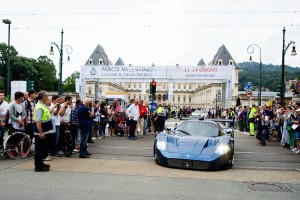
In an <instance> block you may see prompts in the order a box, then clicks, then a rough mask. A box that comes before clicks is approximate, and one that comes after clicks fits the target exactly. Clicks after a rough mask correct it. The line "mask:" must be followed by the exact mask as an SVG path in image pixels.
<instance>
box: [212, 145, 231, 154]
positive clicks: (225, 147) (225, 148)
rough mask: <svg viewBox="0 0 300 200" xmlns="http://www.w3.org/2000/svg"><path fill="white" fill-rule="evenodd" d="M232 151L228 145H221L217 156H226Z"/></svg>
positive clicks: (217, 150)
mask: <svg viewBox="0 0 300 200" xmlns="http://www.w3.org/2000/svg"><path fill="white" fill-rule="evenodd" d="M229 150H230V147H229V146H228V145H227V144H220V145H219V146H218V147H217V149H216V151H215V152H216V154H219V155H224V154H226V153H227V152H228V151H229Z"/></svg>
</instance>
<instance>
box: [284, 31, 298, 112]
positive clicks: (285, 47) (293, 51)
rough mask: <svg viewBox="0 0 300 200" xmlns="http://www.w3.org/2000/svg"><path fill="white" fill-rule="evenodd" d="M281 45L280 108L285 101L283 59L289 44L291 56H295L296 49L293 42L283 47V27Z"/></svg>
mask: <svg viewBox="0 0 300 200" xmlns="http://www.w3.org/2000/svg"><path fill="white" fill-rule="evenodd" d="M282 32H283V42H282V43H283V45H282V66H281V70H282V71H281V88H280V89H281V91H280V93H281V106H284V99H285V81H284V57H285V53H286V51H287V50H288V48H289V47H290V45H291V44H293V49H292V52H291V56H296V55H297V52H296V47H295V42H294V41H290V42H289V43H288V45H287V46H285V27H283V30H282Z"/></svg>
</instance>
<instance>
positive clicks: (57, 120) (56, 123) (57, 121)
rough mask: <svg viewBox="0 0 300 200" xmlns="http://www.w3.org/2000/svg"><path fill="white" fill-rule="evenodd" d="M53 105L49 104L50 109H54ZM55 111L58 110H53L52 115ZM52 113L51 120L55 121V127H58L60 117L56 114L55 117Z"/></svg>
mask: <svg viewBox="0 0 300 200" xmlns="http://www.w3.org/2000/svg"><path fill="white" fill-rule="evenodd" d="M54 106H55V105H54V104H53V103H51V106H50V108H52V107H54ZM56 109H58V108H54V110H53V113H54V112H55V111H56ZM53 113H52V119H53V120H54V121H55V125H56V126H60V115H59V114H58V113H57V115H54V114H53Z"/></svg>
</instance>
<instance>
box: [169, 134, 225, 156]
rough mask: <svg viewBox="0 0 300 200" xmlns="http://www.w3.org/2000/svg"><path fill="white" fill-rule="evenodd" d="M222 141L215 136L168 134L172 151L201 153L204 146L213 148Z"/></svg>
mask: <svg viewBox="0 0 300 200" xmlns="http://www.w3.org/2000/svg"><path fill="white" fill-rule="evenodd" d="M219 141H220V139H219V138H213V137H192V136H184V137H179V136H168V137H167V146H168V152H170V153H183V154H196V155H199V154H201V152H202V150H203V149H204V148H213V149H215V146H216V145H217V144H218V142H219Z"/></svg>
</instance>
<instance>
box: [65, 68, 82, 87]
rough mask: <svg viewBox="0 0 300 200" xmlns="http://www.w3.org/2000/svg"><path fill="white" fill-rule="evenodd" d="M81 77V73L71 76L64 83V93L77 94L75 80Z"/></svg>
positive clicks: (76, 72) (77, 72)
mask: <svg viewBox="0 0 300 200" xmlns="http://www.w3.org/2000/svg"><path fill="white" fill-rule="evenodd" d="M79 77H80V72H79V71H75V72H74V73H72V74H71V76H69V77H68V78H66V80H65V81H64V83H63V85H64V91H65V92H75V90H76V88H75V87H76V84H75V80H76V79H78V78H79Z"/></svg>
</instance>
